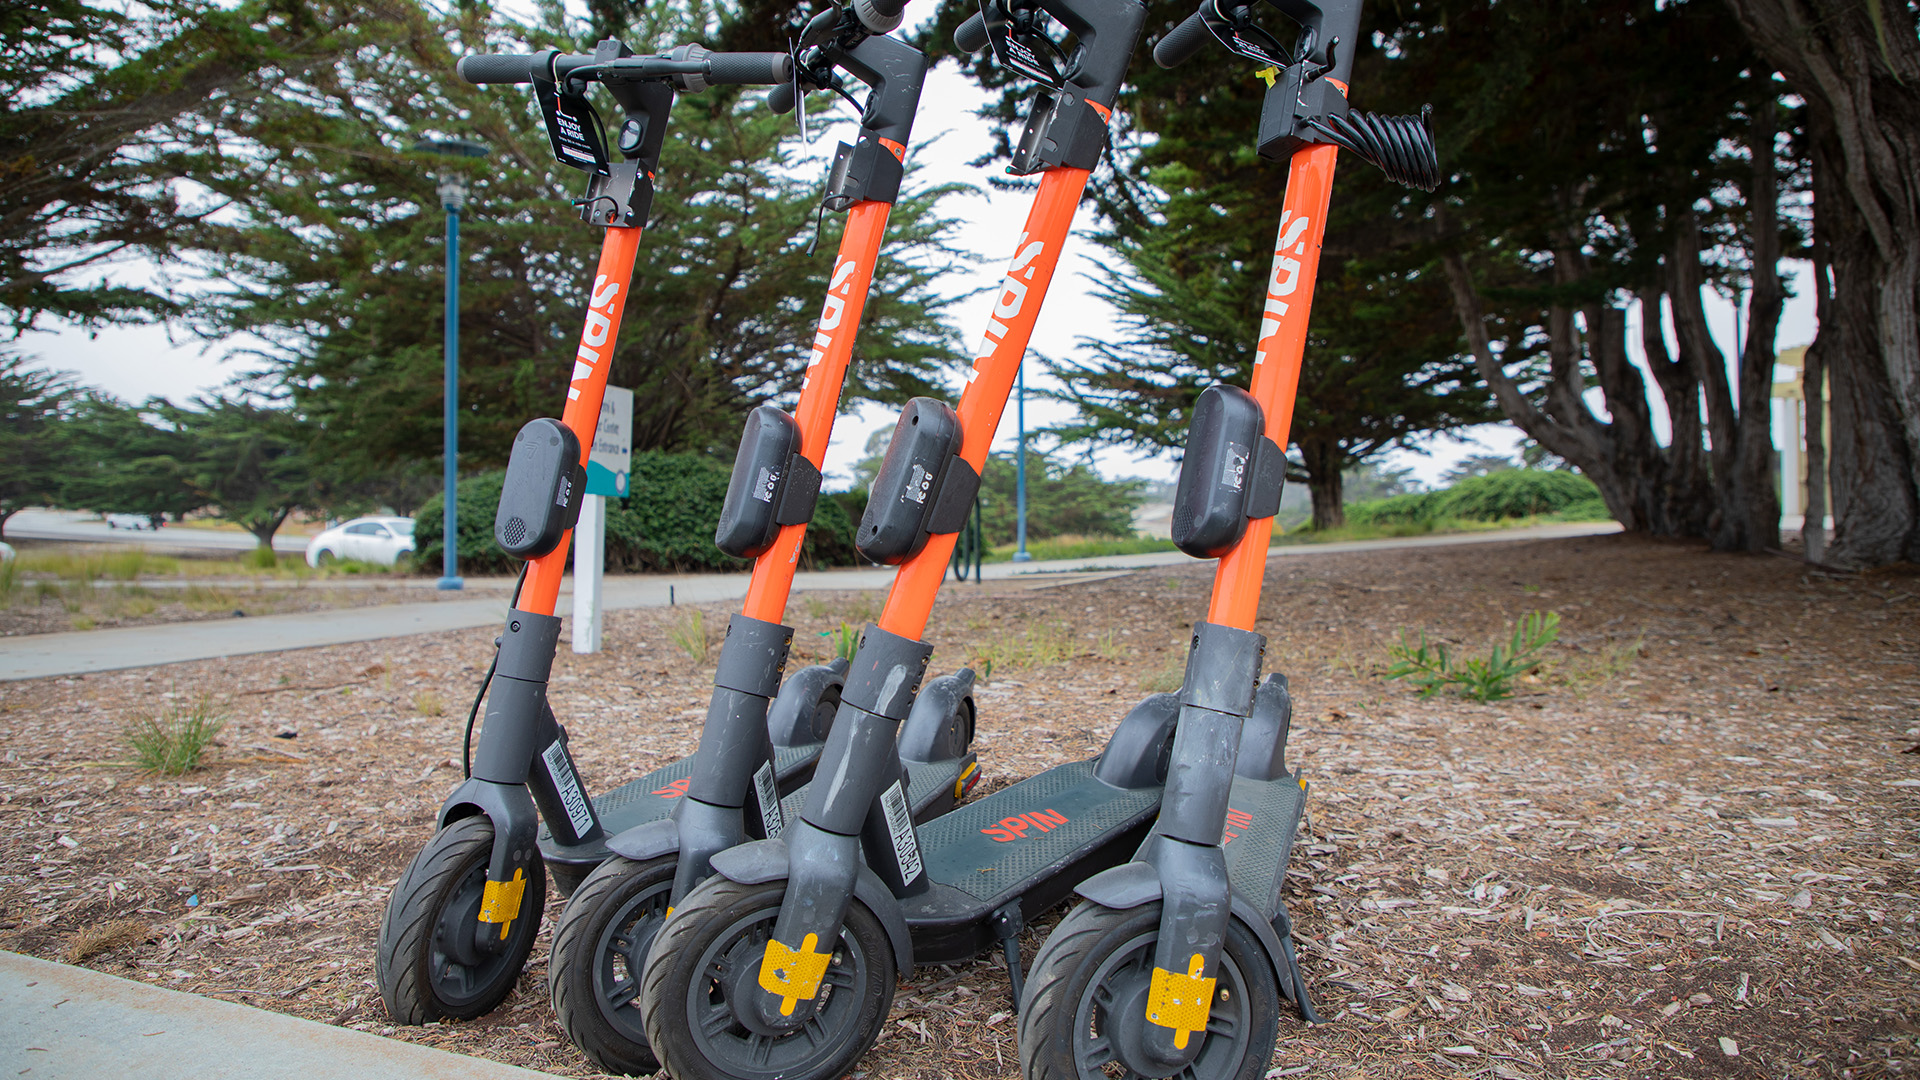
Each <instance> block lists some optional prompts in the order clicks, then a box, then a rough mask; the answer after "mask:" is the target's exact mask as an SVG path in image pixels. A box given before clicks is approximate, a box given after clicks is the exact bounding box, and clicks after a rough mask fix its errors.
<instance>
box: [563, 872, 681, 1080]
mask: <svg viewBox="0 0 1920 1080" xmlns="http://www.w3.org/2000/svg"><path fill="white" fill-rule="evenodd" d="M678 862H679V859H678V857H676V856H673V855H666V856H662V857H660V858H657V859H648V860H647V861H645V862H636V861H634V860H632V859H621V858H613V859H608V860H607V861H606V862H603V863H601V864H600V866H599V867H598V868H597V869H596V870H594V872H593V873H592V874H590V875H588V877H587V880H586V881H584V882H582V883H581V885H580V888H579V890H578V891H576V892H575V893H574V894H573V899H571V900H569V901H568V902H567V908H566V910H565V911H564V912H562V913H561V915H560V921H559V922H558V923H556V924H555V925H554V929H553V955H552V958H551V959H550V960H548V962H547V988H548V989H549V990H550V991H551V992H552V994H553V1011H554V1013H555V1014H556V1015H557V1016H558V1017H559V1018H560V1026H561V1027H562V1028H563V1029H565V1030H566V1033H567V1037H568V1038H570V1039H572V1040H573V1044H574V1045H575V1046H577V1047H579V1048H580V1050H581V1052H582V1053H584V1054H586V1055H587V1056H588V1057H589V1058H592V1059H593V1061H594V1063H595V1064H597V1065H599V1066H600V1067H601V1068H602V1069H605V1070H606V1071H608V1072H610V1073H621V1074H624V1075H627V1076H645V1075H649V1074H652V1073H654V1072H657V1071H658V1070H659V1068H660V1061H659V1059H658V1058H656V1057H655V1056H654V1053H653V1047H652V1045H651V1044H649V1043H648V1042H647V1031H646V1026H645V1025H644V1024H643V1023H642V1022H641V1020H640V1007H639V1002H638V1001H637V1000H636V999H637V998H638V997H639V996H640V970H641V965H642V964H643V963H644V962H645V961H646V958H647V950H648V948H649V947H650V946H652V944H653V939H654V935H656V934H658V933H659V931H660V926H661V924H662V923H663V922H665V920H666V916H667V904H668V901H669V900H670V899H671V898H672V894H673V871H674V867H675V866H676V864H677V863H678Z"/></svg>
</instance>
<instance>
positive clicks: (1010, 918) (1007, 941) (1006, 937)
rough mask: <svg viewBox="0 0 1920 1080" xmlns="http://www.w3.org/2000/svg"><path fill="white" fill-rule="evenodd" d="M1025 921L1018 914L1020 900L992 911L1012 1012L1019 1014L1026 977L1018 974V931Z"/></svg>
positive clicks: (1022, 928) (1023, 926) (1023, 927)
mask: <svg viewBox="0 0 1920 1080" xmlns="http://www.w3.org/2000/svg"><path fill="white" fill-rule="evenodd" d="M1026 928H1027V921H1026V920H1025V919H1024V918H1022V917H1021V916H1020V902H1019V901H1017V900H1016V901H1014V902H1013V903H1011V904H1008V905H1007V906H1006V907H1003V908H1001V909H1000V910H998V911H996V912H994V913H993V929H994V931H995V932H996V933H997V934H998V935H999V937H1000V951H1001V953H1002V954H1003V955H1004V956H1006V958H1007V982H1008V983H1010V984H1011V988H1012V990H1013V1014H1014V1015H1015V1016H1018V1015H1020V999H1021V998H1022V997H1025V996H1026V995H1025V990H1026V979H1024V978H1022V977H1021V975H1020V931H1022V930H1025V929H1026Z"/></svg>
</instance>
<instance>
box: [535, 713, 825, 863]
mask: <svg viewBox="0 0 1920 1080" xmlns="http://www.w3.org/2000/svg"><path fill="white" fill-rule="evenodd" d="M825 745H826V744H825V743H824V742H816V743H801V744H799V745H796V746H779V747H775V748H774V751H773V775H774V782H775V783H776V784H778V785H779V788H780V791H781V792H782V793H783V794H782V799H781V804H782V806H783V807H785V806H786V803H787V800H788V799H789V798H791V797H792V794H793V793H794V792H795V791H796V790H798V789H800V788H801V787H802V785H804V784H805V783H806V782H807V780H808V779H810V778H811V777H812V776H813V766H814V762H816V761H818V760H819V759H820V748H821V747H823V746H825ZM692 778H693V755H691V754H689V755H688V756H686V757H683V758H681V759H680V760H678V761H675V762H673V763H672V764H669V765H662V766H661V767H659V768H658V769H655V770H653V771H652V772H650V773H648V774H646V775H645V776H642V777H640V778H639V779H637V780H629V781H628V782H626V783H624V784H621V785H620V786H619V787H617V788H614V789H613V790H612V791H609V792H606V793H604V794H602V795H600V796H598V797H596V798H594V799H593V812H594V814H595V815H596V816H598V817H599V818H600V827H601V834H600V835H599V836H598V837H595V838H594V839H592V840H587V841H583V842H581V843H578V844H574V845H571V846H568V845H564V844H561V843H559V842H557V841H555V840H554V838H553V833H552V831H551V830H549V829H548V828H547V827H546V825H545V824H544V823H543V824H542V825H541V826H540V856H541V858H543V859H545V860H546V861H547V862H548V863H549V864H553V863H562V864H567V865H570V866H581V867H584V868H585V869H586V870H591V869H592V868H593V867H595V866H598V865H600V864H601V863H603V862H605V861H606V860H607V857H608V855H609V854H610V853H609V852H608V851H607V840H608V838H610V837H614V836H618V835H620V834H621V833H623V832H625V831H627V830H628V829H631V828H633V827H634V826H636V825H645V824H646V823H647V822H649V821H658V820H660V819H661V818H664V817H666V816H667V815H669V814H671V813H673V806H674V801H675V800H676V799H679V798H680V797H681V796H682V795H684V794H686V791H687V784H688V783H689V782H690V781H691V780H692ZM796 809H797V808H796Z"/></svg>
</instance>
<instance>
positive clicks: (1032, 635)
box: [972, 623, 1079, 670]
mask: <svg viewBox="0 0 1920 1080" xmlns="http://www.w3.org/2000/svg"><path fill="white" fill-rule="evenodd" d="M1078 653H1079V650H1078V649H1077V648H1076V647H1075V646H1074V642H1073V635H1072V633H1070V632H1069V631H1068V630H1067V628H1066V627H1065V626H1063V625H1061V624H1059V623H1043V624H1041V625H1039V626H1035V627H1031V628H1029V629H1027V630H1025V631H1023V632H1021V633H1020V634H1019V635H1018V636H1017V637H1016V636H1004V637H997V638H992V639H989V640H988V641H987V642H985V643H983V644H980V645H975V646H974V647H973V660H972V664H973V666H974V668H975V670H979V669H980V668H981V667H982V666H986V665H991V666H992V667H993V668H997V669H1017V668H1037V667H1050V666H1052V665H1054V664H1063V663H1066V662H1067V661H1068V660H1070V659H1072V658H1073V657H1074V656H1076V655H1078Z"/></svg>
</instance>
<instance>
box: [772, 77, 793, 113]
mask: <svg viewBox="0 0 1920 1080" xmlns="http://www.w3.org/2000/svg"><path fill="white" fill-rule="evenodd" d="M767 108H769V109H772V110H773V111H774V112H776V113H782V114H784V113H789V112H792V111H793V81H792V80H791V79H789V80H788V81H786V82H783V83H781V84H780V85H779V86H776V87H774V88H773V89H771V90H769V91H767Z"/></svg>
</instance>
